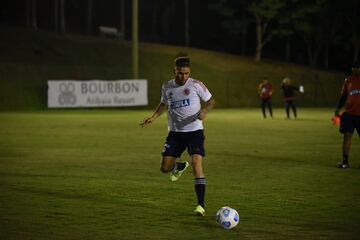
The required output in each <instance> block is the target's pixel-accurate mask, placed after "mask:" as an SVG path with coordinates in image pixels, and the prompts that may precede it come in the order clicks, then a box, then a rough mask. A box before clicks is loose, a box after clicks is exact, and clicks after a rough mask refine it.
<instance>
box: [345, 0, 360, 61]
mask: <svg viewBox="0 0 360 240" xmlns="http://www.w3.org/2000/svg"><path fill="white" fill-rule="evenodd" d="M346 7H348V9H347V10H348V11H345V12H346V13H348V14H346V15H345V18H346V25H348V26H349V28H348V31H349V33H350V38H349V39H350V45H351V46H352V48H353V51H352V52H353V56H352V61H353V62H356V61H358V60H359V54H360V3H359V1H358V0H352V1H349V2H347V6H346Z"/></svg>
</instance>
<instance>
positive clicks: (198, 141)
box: [188, 130, 206, 216]
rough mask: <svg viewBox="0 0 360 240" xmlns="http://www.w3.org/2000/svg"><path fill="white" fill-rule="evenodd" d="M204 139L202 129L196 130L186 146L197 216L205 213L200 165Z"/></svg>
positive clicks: (203, 151) (203, 175)
mask: <svg viewBox="0 0 360 240" xmlns="http://www.w3.org/2000/svg"><path fill="white" fill-rule="evenodd" d="M204 141H205V136H204V131H203V130H198V131H195V132H193V133H192V134H191V139H190V140H189V146H188V152H189V155H190V156H191V165H192V168H193V174H194V188H195V193H196V197H197V203H198V206H197V207H196V208H195V210H194V213H195V214H196V215H199V216H204V215H205V187H206V178H205V174H204V171H203V166H202V162H203V161H202V160H203V157H204V156H205V148H204Z"/></svg>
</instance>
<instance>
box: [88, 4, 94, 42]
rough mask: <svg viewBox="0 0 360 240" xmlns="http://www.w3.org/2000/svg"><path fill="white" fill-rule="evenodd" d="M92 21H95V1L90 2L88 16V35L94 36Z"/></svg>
mask: <svg viewBox="0 0 360 240" xmlns="http://www.w3.org/2000/svg"><path fill="white" fill-rule="evenodd" d="M92 19H93V0H88V5H87V14H86V34H87V35H88V36H90V35H91V34H92V30H91V29H92Z"/></svg>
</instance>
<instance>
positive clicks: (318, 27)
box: [294, 0, 328, 67]
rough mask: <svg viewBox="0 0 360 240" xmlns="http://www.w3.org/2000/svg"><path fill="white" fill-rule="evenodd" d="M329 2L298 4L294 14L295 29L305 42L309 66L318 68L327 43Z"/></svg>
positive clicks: (300, 2)
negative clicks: (326, 11) (325, 16)
mask: <svg viewBox="0 0 360 240" xmlns="http://www.w3.org/2000/svg"><path fill="white" fill-rule="evenodd" d="M327 1H328V0H316V1H311V2H305V3H304V2H303V1H294V2H297V3H298V5H297V6H296V10H295V12H294V28H295V31H296V32H297V34H298V35H299V36H300V37H301V38H302V39H303V40H304V42H305V45H306V49H307V55H308V62H309V65H310V66H312V67H315V66H317V64H318V59H319V56H320V53H321V51H322V50H323V49H324V46H325V43H326V41H327V38H328V37H327V36H328V33H327V32H328V29H327V28H326V24H325V23H326V20H324V18H323V17H319V16H323V14H325V13H324V11H325V10H324V9H326V8H324V6H326V4H327Z"/></svg>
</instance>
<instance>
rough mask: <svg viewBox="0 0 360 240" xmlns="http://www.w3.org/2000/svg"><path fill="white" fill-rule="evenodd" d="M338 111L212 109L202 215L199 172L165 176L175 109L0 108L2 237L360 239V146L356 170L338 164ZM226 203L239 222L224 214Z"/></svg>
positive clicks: (354, 160) (353, 160)
mask: <svg viewBox="0 0 360 240" xmlns="http://www.w3.org/2000/svg"><path fill="white" fill-rule="evenodd" d="M331 112H332V110H331V109H300V110H299V117H300V118H299V119H298V120H286V119H285V118H284V115H285V114H284V110H283V109H275V119H262V117H261V113H260V110H259V109H246V110H214V111H213V112H211V113H210V114H209V116H208V118H207V119H206V121H205V123H204V124H205V127H206V137H207V139H206V149H207V157H206V158H205V160H204V168H205V173H206V177H207V183H208V185H207V189H206V191H207V194H206V208H207V216H206V217H204V218H199V217H195V216H192V211H193V209H194V207H195V205H196V200H195V199H196V198H195V193H194V187H193V177H192V175H191V171H188V172H186V173H185V174H184V175H183V176H182V177H181V179H180V180H179V181H178V182H176V183H171V182H170V181H169V178H168V175H165V174H162V173H161V172H160V171H159V159H160V152H161V149H162V144H163V142H164V139H165V136H166V134H167V129H166V117H165V116H163V117H162V118H160V119H159V120H158V121H157V122H155V123H154V124H153V125H151V126H148V127H146V128H144V129H141V128H140V127H139V126H138V124H139V122H140V121H141V120H142V119H143V117H145V116H147V115H149V114H150V113H151V111H125V110H107V111H96V110H75V111H47V112H17V113H14V112H13V113H0V122H1V126H0V186H1V194H0V225H1V228H0V229H1V230H0V239H302V240H303V239H358V237H359V236H360V204H359V203H360V187H359V183H360V168H359V165H360V144H359V143H360V141H359V138H358V136H356V135H354V138H353V148H352V150H351V157H350V163H351V165H352V168H350V169H346V170H342V169H337V168H335V164H336V162H337V161H338V160H339V159H340V157H341V135H340V134H339V133H338V130H337V127H335V126H332V125H331V123H330V121H329V119H330V117H331ZM184 156H186V155H184ZM225 205H229V206H231V207H233V208H235V209H237V210H238V212H239V214H240V223H239V225H238V226H237V227H236V228H235V229H232V230H223V229H222V228H220V227H219V226H217V224H216V222H215V220H214V214H215V213H216V211H217V209H218V208H220V207H221V206H225Z"/></svg>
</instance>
